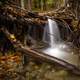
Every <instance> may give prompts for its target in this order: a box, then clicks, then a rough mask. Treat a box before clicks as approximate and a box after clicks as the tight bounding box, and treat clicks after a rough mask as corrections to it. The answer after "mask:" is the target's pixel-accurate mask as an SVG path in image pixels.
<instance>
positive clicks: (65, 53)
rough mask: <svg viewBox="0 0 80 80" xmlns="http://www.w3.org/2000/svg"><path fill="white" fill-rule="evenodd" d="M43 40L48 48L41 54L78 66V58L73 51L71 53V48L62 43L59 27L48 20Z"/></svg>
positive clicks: (53, 21) (54, 22)
mask: <svg viewBox="0 0 80 80" xmlns="http://www.w3.org/2000/svg"><path fill="white" fill-rule="evenodd" d="M43 40H44V42H47V43H48V44H49V45H50V46H49V47H47V48H46V49H42V52H44V53H45V54H47V55H49V56H52V57H56V58H58V59H60V60H63V61H65V62H68V63H69V64H73V65H76V66H77V65H78V56H77V55H74V51H72V49H71V47H70V46H69V45H67V44H66V43H64V42H63V41H62V39H61V37H60V31H59V27H58V25H57V23H56V21H55V20H51V19H48V25H47V26H46V27H45V30H44V36H43Z"/></svg>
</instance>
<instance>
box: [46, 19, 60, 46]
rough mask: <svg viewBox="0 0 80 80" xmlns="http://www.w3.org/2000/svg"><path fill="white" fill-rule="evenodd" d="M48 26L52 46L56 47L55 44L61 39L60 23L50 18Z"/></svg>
mask: <svg viewBox="0 0 80 80" xmlns="http://www.w3.org/2000/svg"><path fill="white" fill-rule="evenodd" d="M48 27H49V34H50V46H51V47H54V45H55V44H56V43H57V42H59V41H60V40H61V38H60V32H59V29H58V25H57V23H56V22H55V21H53V20H51V19H48Z"/></svg>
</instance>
